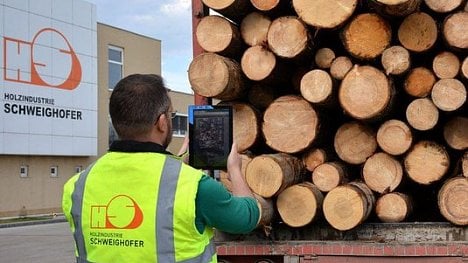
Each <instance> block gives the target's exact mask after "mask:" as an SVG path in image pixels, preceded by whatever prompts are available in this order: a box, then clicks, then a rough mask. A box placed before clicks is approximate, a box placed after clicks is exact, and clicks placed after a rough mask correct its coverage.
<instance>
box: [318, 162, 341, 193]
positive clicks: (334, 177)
mask: <svg viewBox="0 0 468 263" xmlns="http://www.w3.org/2000/svg"><path fill="white" fill-rule="evenodd" d="M312 182H313V183H314V184H315V185H316V186H317V188H318V189H319V190H320V191H322V192H329V191H331V190H332V189H334V188H336V187H337V186H339V185H341V184H343V183H346V182H347V178H346V174H345V171H344V168H343V166H342V165H341V164H339V163H336V162H327V163H323V164H321V165H319V166H317V168H315V170H314V171H313V172H312Z"/></svg>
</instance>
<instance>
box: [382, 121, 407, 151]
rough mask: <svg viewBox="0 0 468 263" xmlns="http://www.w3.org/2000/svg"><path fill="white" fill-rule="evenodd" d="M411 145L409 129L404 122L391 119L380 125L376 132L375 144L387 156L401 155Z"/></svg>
mask: <svg viewBox="0 0 468 263" xmlns="http://www.w3.org/2000/svg"><path fill="white" fill-rule="evenodd" d="M412 143H413V135H412V133H411V129H410V128H409V127H408V125H407V124H406V123H405V122H402V121H400V120H396V119H391V120H388V121H386V122H384V123H383V124H381V125H380V127H379V130H378V131H377V144H378V145H379V147H380V148H381V149H382V150H383V151H385V152H386V153H388V154H391V155H401V154H403V153H405V152H406V151H407V150H408V149H409V148H410V147H411V144H412Z"/></svg>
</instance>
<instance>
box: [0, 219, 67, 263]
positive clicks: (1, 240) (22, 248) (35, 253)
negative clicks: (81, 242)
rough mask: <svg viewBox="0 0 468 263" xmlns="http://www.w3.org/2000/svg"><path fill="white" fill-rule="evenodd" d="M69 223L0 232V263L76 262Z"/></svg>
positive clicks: (27, 226) (32, 226)
mask: <svg viewBox="0 0 468 263" xmlns="http://www.w3.org/2000/svg"><path fill="white" fill-rule="evenodd" d="M74 255H75V252H74V244H73V237H72V235H71V232H70V229H69V228H68V223H63V222H62V223H51V224H34V225H26V226H15V227H6V228H0V262H2V263H10V262H11V263H23V262H24V263H33V262H34V263H35V262H47V263H55V262H57V263H59V262H60V263H63V262H65V263H66V262H75V257H74Z"/></svg>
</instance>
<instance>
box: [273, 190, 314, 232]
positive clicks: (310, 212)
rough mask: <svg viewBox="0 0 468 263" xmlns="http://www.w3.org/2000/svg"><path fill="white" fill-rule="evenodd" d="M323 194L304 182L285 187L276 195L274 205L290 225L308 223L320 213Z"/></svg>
mask: <svg viewBox="0 0 468 263" xmlns="http://www.w3.org/2000/svg"><path fill="white" fill-rule="evenodd" d="M322 203H323V195H322V193H321V192H320V191H319V190H318V189H317V187H316V186H315V185H313V184H311V183H308V182H305V183H301V184H297V185H293V186H290V187H288V188H286V189H285V190H284V191H283V192H281V193H280V194H279V195H278V198H277V201H276V206H277V208H278V213H279V214H280V216H281V219H282V220H283V222H284V223H286V224H287V225H289V226H291V227H302V226H305V225H308V224H309V223H311V222H312V221H314V219H316V218H317V217H318V215H319V214H321V209H322Z"/></svg>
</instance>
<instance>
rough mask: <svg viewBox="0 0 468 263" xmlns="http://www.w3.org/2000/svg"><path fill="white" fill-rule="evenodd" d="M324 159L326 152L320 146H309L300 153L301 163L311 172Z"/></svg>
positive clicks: (324, 160)
mask: <svg viewBox="0 0 468 263" xmlns="http://www.w3.org/2000/svg"><path fill="white" fill-rule="evenodd" d="M326 161H327V153H326V152H325V150H324V149H321V148H310V149H308V150H306V151H305V152H304V153H303V154H302V163H303V164H304V167H305V169H307V171H309V172H313V171H314V169H315V168H316V167H317V166H319V165H321V164H322V163H324V162H326Z"/></svg>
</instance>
